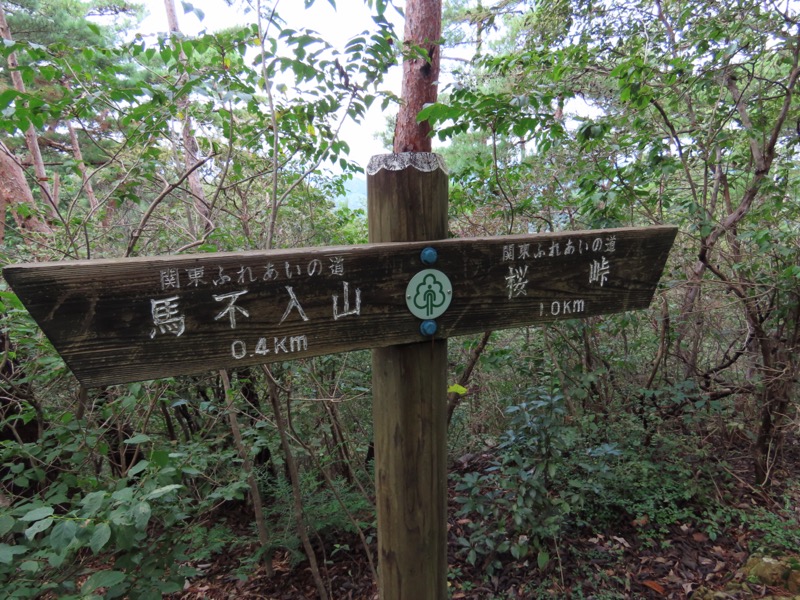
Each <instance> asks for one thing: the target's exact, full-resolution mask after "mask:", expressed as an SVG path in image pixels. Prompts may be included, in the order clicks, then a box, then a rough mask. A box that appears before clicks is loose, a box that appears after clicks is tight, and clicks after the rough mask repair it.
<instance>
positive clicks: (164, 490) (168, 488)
mask: <svg viewBox="0 0 800 600" xmlns="http://www.w3.org/2000/svg"><path fill="white" fill-rule="evenodd" d="M182 487H183V486H182V485H180V484H178V483H172V484H170V485H165V486H164V487H160V488H158V489H155V490H153V491H152V492H150V493H149V494H147V496H146V499H147V500H155V499H156V498H161V496H164V495H166V494H169V493H170V492H174V491H175V490H178V489H180V488H182Z"/></svg>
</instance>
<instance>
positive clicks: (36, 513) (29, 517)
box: [19, 506, 55, 521]
mask: <svg viewBox="0 0 800 600" xmlns="http://www.w3.org/2000/svg"><path fill="white" fill-rule="evenodd" d="M54 512H55V511H54V510H53V507H52V506H40V507H39V508H34V509H33V510H32V511H29V512H27V513H25V515H24V516H22V517H20V518H19V520H20V521H39V520H41V519H44V518H46V517H49V516H50V515H52V514H53V513H54Z"/></svg>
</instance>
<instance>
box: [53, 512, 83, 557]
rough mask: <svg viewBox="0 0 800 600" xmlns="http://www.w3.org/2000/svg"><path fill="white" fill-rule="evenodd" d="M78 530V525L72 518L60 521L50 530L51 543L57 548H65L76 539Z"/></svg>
mask: <svg viewBox="0 0 800 600" xmlns="http://www.w3.org/2000/svg"><path fill="white" fill-rule="evenodd" d="M77 531H78V525H77V523H75V521H73V520H71V519H65V520H63V521H59V522H58V523H57V524H56V526H55V527H53V531H51V532H50V545H51V546H52V547H53V548H54V549H55V550H63V549H64V548H66V547H67V546H69V545H70V544H71V543H72V540H74V539H75V534H76V533H77Z"/></svg>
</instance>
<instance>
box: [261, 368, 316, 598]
mask: <svg viewBox="0 0 800 600" xmlns="http://www.w3.org/2000/svg"><path fill="white" fill-rule="evenodd" d="M264 371H265V374H266V376H267V382H268V385H269V401H270V403H271V404H272V412H273V413H274V414H275V426H276V427H277V429H278V435H279V437H280V439H281V447H282V448H283V456H284V460H286V468H287V469H288V471H289V479H290V480H291V484H292V498H293V508H294V518H295V523H296V524H297V534H298V536H299V537H300V541H301V542H302V544H303V548H304V550H305V552H306V557H307V558H308V562H309V566H310V568H311V575H312V577H313V578H314V584H315V585H316V586H317V594H319V597H320V600H328V593H327V592H326V590H325V584H324V582H323V581H322V576H321V575H320V572H319V566H318V565H317V556H316V554H315V553H314V548H313V547H312V546H311V540H309V538H308V531H307V528H306V519H305V514H304V511H303V495H302V492H301V490H300V472H299V471H298V469H297V461H296V460H295V459H294V454H292V447H291V446H290V445H289V436H288V434H287V433H286V423H285V422H284V420H283V414H282V413H281V407H280V403H279V401H278V395H279V393H280V392H279V390H278V385H277V384H276V383H275V380H274V379H273V377H272V373H270V372H269V370H268V369H267V367H266V365H264Z"/></svg>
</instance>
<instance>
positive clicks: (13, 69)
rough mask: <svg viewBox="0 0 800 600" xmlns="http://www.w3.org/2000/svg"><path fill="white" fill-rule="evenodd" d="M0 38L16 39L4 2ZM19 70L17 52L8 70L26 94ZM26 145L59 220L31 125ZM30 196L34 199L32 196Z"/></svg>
mask: <svg viewBox="0 0 800 600" xmlns="http://www.w3.org/2000/svg"><path fill="white" fill-rule="evenodd" d="M0 36H2V38H3V39H4V40H8V41H9V42H13V41H14V38H12V37H11V29H10V28H9V27H8V22H7V21H6V13H5V9H4V8H3V3H2V2H0ZM18 69H19V63H18V62H17V54H16V52H12V53H11V54H9V55H8V70H9V71H10V73H11V81H12V83H13V84H14V89H16V90H17V91H18V92H19V93H21V94H24V93H26V92H25V83H24V82H23V81H22V75H20V73H19V70H18ZM25 144H26V145H27V147H28V152H30V154H31V160H32V161H33V169H34V172H35V173H36V182H37V184H38V185H39V188H40V189H41V190H42V194H43V195H44V197H45V201H46V202H47V204H48V206H49V207H50V212H51V214H52V216H53V218H57V217H58V207H57V203H56V199H55V198H54V197H53V194H52V192H51V191H50V186H49V185H48V184H47V180H48V178H47V173H46V172H45V170H44V159H42V152H41V150H40V149H39V142H38V140H37V136H36V130H35V129H34V127H33V125H30V126H29V127H28V130H27V131H26V132H25ZM28 193H29V194H30V188H28ZM30 195H31V197H33V195H32V194H30ZM32 205H33V204H32Z"/></svg>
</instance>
